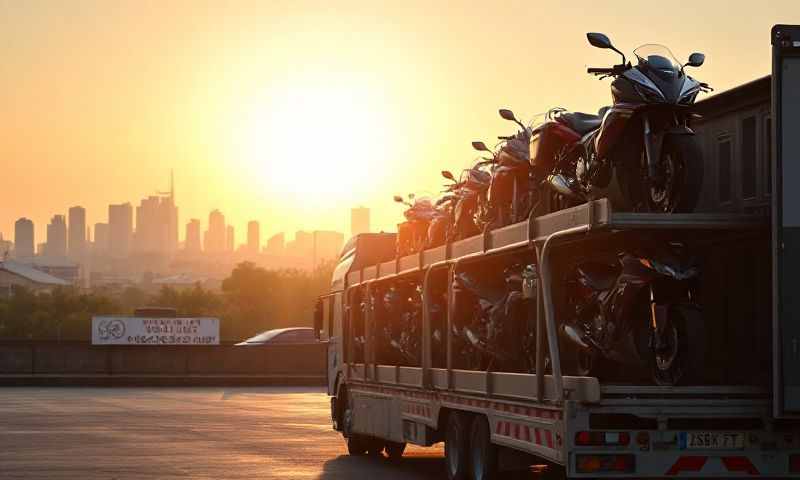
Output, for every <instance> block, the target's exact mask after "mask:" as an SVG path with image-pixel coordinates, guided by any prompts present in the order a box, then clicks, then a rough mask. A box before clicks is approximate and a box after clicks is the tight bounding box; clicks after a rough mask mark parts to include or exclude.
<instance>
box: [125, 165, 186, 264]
mask: <svg viewBox="0 0 800 480" xmlns="http://www.w3.org/2000/svg"><path fill="white" fill-rule="evenodd" d="M177 248H178V207H176V206H175V190H174V182H173V178H172V176H170V190H169V191H168V192H158V194H157V195H151V196H149V197H147V198H144V199H142V201H141V202H140V204H139V206H138V207H136V233H135V234H134V251H136V252H137V253H149V254H159V255H167V256H171V255H172V254H174V253H175V251H176V250H177Z"/></svg>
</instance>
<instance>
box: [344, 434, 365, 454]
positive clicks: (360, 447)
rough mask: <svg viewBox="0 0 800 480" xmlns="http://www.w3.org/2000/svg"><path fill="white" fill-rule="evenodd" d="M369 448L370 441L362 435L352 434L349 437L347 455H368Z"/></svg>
mask: <svg viewBox="0 0 800 480" xmlns="http://www.w3.org/2000/svg"><path fill="white" fill-rule="evenodd" d="M369 447H370V445H369V439H368V438H366V437H364V436H362V435H357V434H351V435H350V436H349V437H347V453H349V454H350V455H353V456H362V455H366V454H367V451H368V450H369Z"/></svg>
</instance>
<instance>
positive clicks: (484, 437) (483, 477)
mask: <svg viewBox="0 0 800 480" xmlns="http://www.w3.org/2000/svg"><path fill="white" fill-rule="evenodd" d="M469 443H470V456H469V458H470V463H471V466H472V468H471V469H470V470H471V471H472V478H473V480H493V479H495V478H497V472H498V468H497V446H495V445H494V444H493V443H492V438H491V433H490V430H489V422H487V421H486V417H484V416H483V415H479V416H476V417H475V419H474V420H472V428H471V429H470V435H469Z"/></svg>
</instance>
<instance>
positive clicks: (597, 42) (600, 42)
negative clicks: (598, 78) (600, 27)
mask: <svg viewBox="0 0 800 480" xmlns="http://www.w3.org/2000/svg"><path fill="white" fill-rule="evenodd" d="M586 39H587V40H589V44H590V45H591V46H593V47H597V48H610V49H611V50H614V51H615V52H617V53H619V54H620V55H622V65H625V54H624V53H622V52H620V51H619V50H617V47H615V46H614V45H613V44H612V43H611V40H609V38H608V37H607V36H606V35H605V34H603V33H597V32H589V33H587V34H586Z"/></svg>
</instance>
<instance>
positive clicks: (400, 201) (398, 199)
mask: <svg viewBox="0 0 800 480" xmlns="http://www.w3.org/2000/svg"><path fill="white" fill-rule="evenodd" d="M394 201H395V202H397V203H403V197H401V196H400V195H395V196H394Z"/></svg>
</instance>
